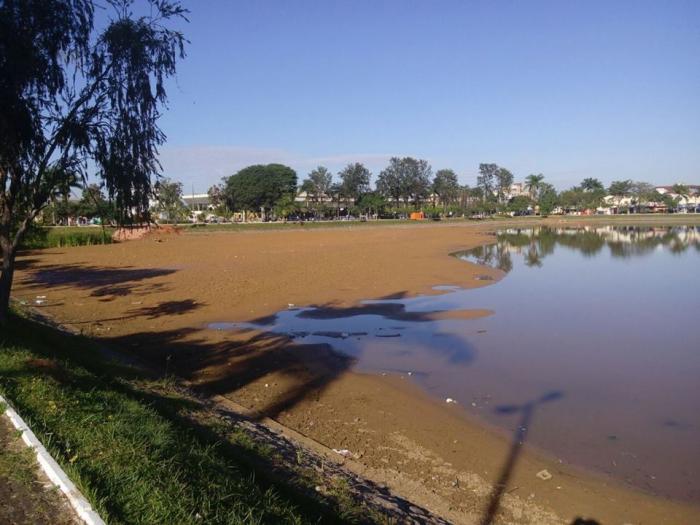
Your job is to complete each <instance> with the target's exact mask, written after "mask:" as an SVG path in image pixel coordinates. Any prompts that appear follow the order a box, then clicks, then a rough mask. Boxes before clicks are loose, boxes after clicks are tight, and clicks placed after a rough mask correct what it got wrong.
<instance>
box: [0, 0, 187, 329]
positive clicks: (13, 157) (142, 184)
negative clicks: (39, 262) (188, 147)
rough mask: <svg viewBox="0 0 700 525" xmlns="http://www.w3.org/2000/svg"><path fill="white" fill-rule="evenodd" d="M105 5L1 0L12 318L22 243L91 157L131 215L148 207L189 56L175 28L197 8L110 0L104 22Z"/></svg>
mask: <svg viewBox="0 0 700 525" xmlns="http://www.w3.org/2000/svg"><path fill="white" fill-rule="evenodd" d="M96 6H97V4H96V2H93V1H92V0H3V1H2V2H0V248H1V249H2V260H3V262H2V274H0V321H1V320H4V319H6V318H7V311H8V303H9V296H10V289H11V286H12V279H13V274H14V261H15V256H16V253H17V248H18V246H19V245H20V242H21V241H22V239H23V237H24V236H25V234H26V232H27V230H28V228H29V226H30V225H31V224H32V222H33V221H34V219H35V218H36V217H37V216H38V215H39V213H40V212H41V210H42V209H43V208H44V207H45V206H46V205H47V204H48V203H49V202H50V201H51V200H52V199H55V197H56V196H57V195H59V194H61V192H62V191H63V189H65V187H66V185H67V184H69V182H68V181H70V180H75V179H76V178H78V179H82V180H83V182H85V181H86V179H87V169H88V163H89V162H90V161H91V162H92V165H93V166H94V167H95V168H96V175H97V177H98V178H99V179H101V180H102V181H103V182H104V185H105V189H106V191H107V194H108V197H109V199H110V200H111V201H112V202H114V203H115V206H116V209H117V210H118V212H119V217H118V218H119V219H120V220H121V221H125V220H128V219H129V218H132V217H139V216H143V214H145V213H146V212H147V208H148V196H149V193H150V189H151V182H152V180H153V178H154V177H155V176H156V175H157V174H158V171H159V165H158V161H157V153H158V146H159V145H161V144H162V143H163V142H164V140H165V136H164V135H163V132H162V131H161V130H160V128H159V127H158V125H157V121H158V117H159V116H160V114H161V109H162V108H163V106H164V104H165V102H166V90H165V83H166V80H167V78H168V77H170V76H172V75H173V74H175V68H176V63H177V60H178V59H179V58H182V57H184V45H185V42H186V41H185V38H184V36H183V34H182V32H181V31H179V30H177V29H176V28H175V27H174V26H175V24H177V23H178V22H180V21H183V20H186V19H185V15H186V10H185V9H183V8H182V7H181V5H180V4H179V2H178V1H177V0H150V1H146V0H144V1H143V2H140V3H139V4H135V3H134V2H133V1H132V0H104V2H102V3H100V4H99V6H100V8H104V10H103V11H104V12H100V17H99V20H100V23H97V21H96V16H95V10H96ZM135 9H139V10H140V11H143V13H144V14H143V15H140V14H136V12H135ZM140 11H139V12H140Z"/></svg>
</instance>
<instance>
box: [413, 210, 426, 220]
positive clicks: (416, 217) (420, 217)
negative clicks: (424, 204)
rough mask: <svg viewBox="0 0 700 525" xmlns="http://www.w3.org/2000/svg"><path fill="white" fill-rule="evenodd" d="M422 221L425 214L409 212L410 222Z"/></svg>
mask: <svg viewBox="0 0 700 525" xmlns="http://www.w3.org/2000/svg"><path fill="white" fill-rule="evenodd" d="M423 219H425V213H423V212H422V211H413V212H411V220H412V221H422V220H423Z"/></svg>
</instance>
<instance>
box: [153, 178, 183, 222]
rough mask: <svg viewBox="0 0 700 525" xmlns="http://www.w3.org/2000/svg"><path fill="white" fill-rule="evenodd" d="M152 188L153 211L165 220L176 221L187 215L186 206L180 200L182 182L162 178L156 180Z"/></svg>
mask: <svg viewBox="0 0 700 525" xmlns="http://www.w3.org/2000/svg"><path fill="white" fill-rule="evenodd" d="M154 190H155V191H154V194H155V198H156V204H155V206H154V211H156V212H159V213H160V214H162V215H163V216H164V217H165V220H166V221H167V222H178V221H180V220H182V219H184V218H185V217H186V216H187V212H188V210H187V206H185V203H184V202H183V201H182V182H176V181H172V180H170V179H162V180H159V181H158V182H156V184H155V188H154Z"/></svg>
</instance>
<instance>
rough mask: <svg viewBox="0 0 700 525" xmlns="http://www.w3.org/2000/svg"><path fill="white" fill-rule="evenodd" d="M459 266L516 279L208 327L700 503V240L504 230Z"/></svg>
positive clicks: (627, 230) (647, 232) (645, 232)
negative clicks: (255, 338) (394, 386)
mask: <svg viewBox="0 0 700 525" xmlns="http://www.w3.org/2000/svg"><path fill="white" fill-rule="evenodd" d="M452 255H453V256H455V257H459V258H460V259H463V260H465V261H469V262H476V263H478V264H482V265H486V266H491V267H494V268H497V269H499V270H501V271H502V272H503V274H504V277H503V278H502V279H501V280H499V281H497V282H496V281H494V283H491V284H490V285H488V286H485V287H480V288H476V289H469V290H463V289H459V288H456V287H454V286H446V285H444V284H443V285H441V286H436V290H438V291H440V292H442V293H441V294H439V295H430V296H419V297H414V298H409V299H396V300H382V301H366V302H364V303H362V304H361V305H359V306H355V307H351V308H295V307H291V308H290V309H288V310H285V311H282V312H279V313H278V314H277V315H276V316H271V317H269V318H266V319H264V320H261V321H260V322H259V323H248V324H244V323H216V324H212V325H210V328H212V329H219V330H228V329H244V328H255V329H258V330H260V329H262V330H265V331H269V332H274V333H281V334H286V335H288V336H290V337H292V338H294V339H297V340H300V341H303V342H304V343H327V344H330V345H331V346H332V347H333V348H334V349H336V350H338V351H340V352H343V353H346V354H349V355H352V356H353V357H355V358H356V360H357V364H356V368H357V369H358V370H360V371H371V372H380V373H400V374H403V375H404V376H406V378H407V379H410V380H413V381H415V382H417V383H418V384H419V385H420V386H422V387H423V388H424V389H426V390H427V391H428V392H429V393H431V394H433V395H435V396H437V397H439V398H440V399H443V400H444V399H446V398H448V397H449V398H451V399H454V400H456V401H457V402H458V403H459V404H461V405H462V406H463V407H464V408H465V410H467V411H468V412H470V413H471V414H473V415H476V416H478V417H480V418H482V419H483V420H485V421H487V422H488V423H489V424H493V425H496V426H498V427H500V428H503V429H506V430H508V431H513V430H515V429H516V428H517V427H518V426H519V425H520V424H521V422H522V418H523V417H525V416H526V415H527V417H528V418H529V419H528V425H529V428H528V441H529V443H531V444H534V445H536V446H537V447H540V448H542V449H544V450H546V451H548V452H549V453H551V454H554V455H555V456H556V457H557V458H559V459H561V460H562V461H563V462H566V463H574V464H576V465H579V466H583V467H586V468H591V469H594V470H596V471H599V472H604V473H607V474H610V475H612V476H614V477H616V478H618V479H622V480H625V481H626V482H628V483H631V484H633V485H635V486H636V487H639V488H642V489H645V490H648V491H651V492H653V493H655V494H658V495H661V496H668V497H673V498H677V499H683V500H686V501H695V502H698V501H700V480H698V479H697V473H698V472H700V446H699V445H698V443H700V410H699V409H698V406H699V405H700V327H699V323H698V321H699V320H700V271H699V270H700V265H699V264H698V263H700V230H699V229H698V228H696V227H673V228H667V227H653V228H652V227H649V228H645V227H628V226H625V227H612V226H607V227H598V228H592V227H589V228H566V229H554V228H545V227H542V228H535V229H522V230H505V231H502V232H500V233H499V234H498V235H497V242H496V243H495V244H491V245H487V246H483V247H479V248H476V249H474V250H469V251H464V252H458V253H456V254H452ZM478 277H483V279H484V280H486V279H489V276H488V275H486V274H484V275H483V276H478ZM486 311H491V312H492V313H491V315H486V313H487V312H486ZM456 313H458V314H459V315H454V314H456ZM409 374H410V377H409Z"/></svg>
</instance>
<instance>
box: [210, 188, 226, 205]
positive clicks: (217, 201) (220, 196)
mask: <svg viewBox="0 0 700 525" xmlns="http://www.w3.org/2000/svg"><path fill="white" fill-rule="evenodd" d="M207 196H208V197H209V204H211V205H212V206H213V207H214V208H217V209H218V208H222V207H224V206H225V205H226V197H225V195H224V189H223V187H222V186H221V184H214V185H213V186H212V187H210V188H209V189H208V190H207Z"/></svg>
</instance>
